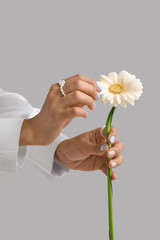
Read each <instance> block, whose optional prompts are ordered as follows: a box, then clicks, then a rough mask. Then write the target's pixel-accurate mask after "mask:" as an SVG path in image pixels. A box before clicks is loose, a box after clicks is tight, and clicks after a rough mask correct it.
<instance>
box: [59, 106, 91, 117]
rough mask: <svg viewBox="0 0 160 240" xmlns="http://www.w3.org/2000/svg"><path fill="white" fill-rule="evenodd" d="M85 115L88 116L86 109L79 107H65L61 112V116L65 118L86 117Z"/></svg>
mask: <svg viewBox="0 0 160 240" xmlns="http://www.w3.org/2000/svg"><path fill="white" fill-rule="evenodd" d="M87 116H88V113H87V111H86V109H84V108H80V107H72V108H70V109H67V110H66V111H64V113H63V117H64V118H66V119H67V118H75V117H83V118H87Z"/></svg>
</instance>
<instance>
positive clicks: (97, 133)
mask: <svg viewBox="0 0 160 240" xmlns="http://www.w3.org/2000/svg"><path fill="white" fill-rule="evenodd" d="M102 128H103V127H102ZM102 128H96V129H94V130H93V131H94V132H93V135H94V136H95V140H96V143H97V144H100V145H102V144H104V143H107V141H106V138H105V137H104V136H103V135H102Z"/></svg>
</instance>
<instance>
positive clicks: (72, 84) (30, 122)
mask: <svg viewBox="0 0 160 240" xmlns="http://www.w3.org/2000/svg"><path fill="white" fill-rule="evenodd" d="M65 82H66V83H65V85H64V87H63V90H64V92H65V94H66V96H63V95H62V93H61V91H60V86H59V84H58V83H55V84H53V85H52V86H51V87H50V90H49V92H48V95H47V97H46V100H45V102H44V104H43V106H42V109H41V111H40V112H39V113H38V114H37V115H36V116H35V117H33V118H31V119H25V120H24V122H23V124H22V130H21V135H20V143H19V145H20V146H22V145H49V144H51V143H52V142H53V141H54V140H55V139H56V138H57V137H58V136H59V134H60V133H61V131H62V129H63V128H64V127H66V126H67V125H68V124H69V123H70V122H71V121H72V120H73V118H75V117H84V118H87V115H88V114H87V111H86V110H85V109H84V108H82V107H83V106H85V105H87V106H88V108H89V109H91V110H93V109H94V108H95V103H94V100H98V99H99V93H98V92H100V91H101V90H102V89H100V87H99V86H98V85H97V82H96V81H95V80H93V79H92V78H90V77H86V76H83V75H80V74H77V75H75V76H72V77H69V78H67V79H65Z"/></svg>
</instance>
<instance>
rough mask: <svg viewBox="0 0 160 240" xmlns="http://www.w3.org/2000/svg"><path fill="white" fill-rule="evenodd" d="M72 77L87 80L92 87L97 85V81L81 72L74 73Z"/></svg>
mask: <svg viewBox="0 0 160 240" xmlns="http://www.w3.org/2000/svg"><path fill="white" fill-rule="evenodd" d="M72 78H73V79H78V80H82V81H85V82H88V83H90V84H91V85H93V86H94V87H97V82H96V81H95V80H94V79H92V78H90V77H87V76H84V75H82V74H76V75H74V76H72Z"/></svg>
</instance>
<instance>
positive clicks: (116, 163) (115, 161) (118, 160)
mask: <svg viewBox="0 0 160 240" xmlns="http://www.w3.org/2000/svg"><path fill="white" fill-rule="evenodd" d="M122 162H123V156H122V155H119V156H117V157H116V158H114V159H113V160H110V161H109V163H108V167H109V168H115V167H118V166H120V165H121V163H122Z"/></svg>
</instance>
